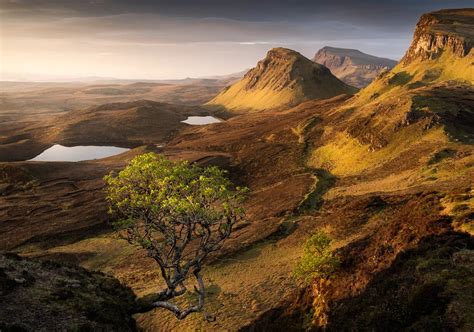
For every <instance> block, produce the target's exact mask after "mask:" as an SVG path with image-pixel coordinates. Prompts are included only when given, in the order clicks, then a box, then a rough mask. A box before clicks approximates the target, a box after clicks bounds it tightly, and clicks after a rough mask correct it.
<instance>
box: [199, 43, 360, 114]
mask: <svg viewBox="0 0 474 332" xmlns="http://www.w3.org/2000/svg"><path fill="white" fill-rule="evenodd" d="M355 91H356V89H355V88H353V87H351V86H349V85H347V84H345V83H344V82H342V81H340V80H339V79H337V78H336V77H335V76H334V75H332V74H331V72H330V71H329V70H328V69H327V68H326V67H324V66H321V65H319V64H316V63H314V62H312V61H311V60H309V59H307V58H305V57H304V56H302V55H301V54H300V53H298V52H296V51H293V50H290V49H286V48H274V49H272V50H270V51H269V52H268V53H267V56H266V57H265V59H263V60H261V61H259V62H258V64H257V66H256V67H255V68H253V69H251V70H250V71H249V72H247V74H245V76H244V77H243V78H242V79H241V80H240V81H238V82H237V83H235V84H234V85H232V86H230V87H227V88H226V89H224V90H223V91H222V92H221V93H220V94H219V95H217V96H216V97H215V98H214V99H212V100H211V101H210V102H208V105H215V106H222V107H224V108H226V109H228V110H234V111H243V110H263V109H270V108H278V107H281V106H291V105H295V104H298V103H300V102H302V101H305V100H309V99H323V98H330V97H333V96H336V95H340V94H350V93H354V92H355Z"/></svg>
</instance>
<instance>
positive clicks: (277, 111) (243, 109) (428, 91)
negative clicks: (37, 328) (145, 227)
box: [0, 9, 474, 331]
mask: <svg viewBox="0 0 474 332" xmlns="http://www.w3.org/2000/svg"><path fill="white" fill-rule="evenodd" d="M473 36H474V10H473V9H458V10H455V9H453V10H442V11H437V12H433V13H428V14H425V15H423V16H422V17H421V18H420V21H419V23H418V25H417V26H416V29H415V32H414V37H413V41H412V44H411V46H410V47H409V49H408V50H407V52H406V54H405V56H404V57H403V59H402V60H401V61H400V62H399V63H398V64H395V63H393V61H392V62H390V60H388V59H382V60H381V58H377V57H372V56H369V55H367V54H364V53H362V52H359V51H357V50H347V49H345V51H344V52H346V53H347V52H348V51H350V52H349V53H350V54H349V55H347V54H346V55H341V54H342V53H340V52H342V51H341V50H344V49H336V48H330V47H326V48H324V49H323V50H320V51H319V52H318V54H319V57H318V56H316V58H319V60H317V59H314V61H315V62H320V61H321V62H320V63H322V64H317V63H315V62H313V61H311V60H309V59H307V58H305V57H304V56H302V55H301V54H300V53H298V52H296V51H292V50H289V49H286V48H276V49H272V50H270V51H269V52H268V53H267V55H266V56H265V58H264V59H263V60H261V61H259V62H258V63H257V65H256V67H255V68H253V69H250V70H249V71H248V72H247V73H246V74H245V75H243V77H231V78H218V79H203V80H197V81H192V82H186V83H179V84H178V83H176V82H175V83H169V82H166V83H156V82H154V83H130V84H129V83H126V84H115V83H113V84H112V83H111V84H108V83H107V84H100V85H88V84H79V83H54V84H53V83H6V82H2V83H0V84H1V85H0V86H1V87H2V92H1V95H0V133H1V134H0V234H2V241H1V242H0V251H1V252H5V253H6V252H13V253H15V255H16V254H17V255H19V256H21V257H23V258H24V261H23V263H21V264H24V265H25V266H26V265H27V264H30V263H27V262H30V260H31V262H34V263H31V264H32V265H31V266H32V267H31V268H30V270H31V271H34V274H35V275H36V278H38V279H41V278H39V277H38V274H39V273H40V272H38V271H39V270H38V269H39V267H38V266H40V265H41V264H39V265H35V264H38V263H36V262H37V261H39V262H44V261H53V262H56V263H55V264H58V266H57V267H54V268H52V267H48V271H49V272H48V273H58V274H61V275H62V274H64V273H65V272H64V271H63V270H62V269H63V268H62V267H61V266H62V264H65V266H74V268H70V269H73V270H70V271H69V270H68V271H69V272H68V273H69V275H70V276H74V278H76V279H77V278H79V279H81V280H86V281H84V282H87V283H93V282H94V281H93V280H96V279H100V280H102V279H101V278H105V277H102V276H101V275H100V274H97V275H96V274H95V273H105V274H106V275H108V276H110V277H113V278H115V279H117V280H118V281H120V283H121V284H122V285H124V286H125V287H129V289H128V288H126V289H124V290H123V292H124V294H125V293H126V294H128V295H127V296H131V295H130V294H129V293H127V292H129V290H131V291H132V292H133V293H134V294H135V295H136V296H138V297H142V296H146V295H148V294H151V293H153V292H155V291H157V290H158V289H159V288H160V285H161V284H162V283H163V281H162V280H161V276H160V274H159V271H158V269H155V268H150V266H152V264H154V262H152V260H151V258H148V257H147V256H146V253H145V252H144V250H141V249H138V248H137V247H134V246H131V245H130V244H128V243H127V242H126V241H124V240H123V239H120V238H119V237H118V236H117V233H116V232H114V230H113V229H112V227H111V225H110V217H109V216H108V214H107V208H108V207H107V203H106V201H105V191H104V187H105V183H104V181H103V177H104V176H105V175H106V174H108V173H109V172H110V171H118V170H120V169H122V168H123V167H125V166H126V165H127V164H128V163H129V162H130V160H132V158H133V157H135V156H137V155H140V154H143V153H146V152H155V153H160V154H164V155H165V156H166V157H167V158H169V159H171V160H188V161H189V162H191V163H196V164H198V165H200V166H209V165H216V166H218V167H220V168H223V169H226V170H227V171H228V172H229V173H228V174H229V177H230V179H231V180H232V181H233V182H234V183H235V184H237V185H244V186H247V187H248V188H249V189H250V193H249V197H248V199H247V200H246V201H245V202H244V204H243V205H244V209H245V211H246V217H245V220H244V221H243V222H241V223H239V224H237V225H236V226H235V230H234V231H233V233H232V235H231V237H230V238H229V239H228V240H227V242H225V245H224V247H223V249H222V250H221V251H220V252H218V253H214V254H213V255H212V256H211V257H209V260H208V261H207V262H206V263H205V265H204V266H203V270H204V275H205V281H206V283H207V284H208V285H209V286H208V290H207V292H208V299H207V301H208V303H207V304H206V307H205V310H206V312H207V313H209V314H211V315H212V316H214V317H215V320H209V321H208V320H205V319H204V318H203V316H202V315H191V316H189V318H186V319H184V320H182V321H181V320H177V319H176V318H175V317H174V316H173V315H172V314H171V313H169V312H166V311H164V310H160V309H156V310H153V311H150V312H147V313H136V314H134V315H133V319H134V320H135V322H136V324H137V327H138V328H139V329H143V330H145V331H196V330H205V331H223V330H229V331H278V330H288V331H303V330H323V329H325V330H328V331H341V330H377V331H379V330H410V329H411V330H420V331H429V330H432V331H437V330H439V331H441V330H459V331H470V330H472V329H473V328H474V317H473V315H472V313H471V311H472V310H470V308H473V307H474V290H473V287H472V285H473V284H474V240H473V236H474V180H473V179H474V145H473V143H474V91H473V84H474V65H473V63H474V51H473V50H472V43H473V42H472V40H473V39H472V38H473ZM331 52H332V53H331ZM336 55H337V56H341V58H344V57H346V61H347V62H345V63H346V65H347V64H350V66H345V67H344V68H343V69H341V70H340V71H338V70H337V69H334V68H331V64H333V65H334V64H335V63H336V62H338V61H340V58H337V57H336ZM362 55H363V56H362ZM351 56H352V59H348V57H351ZM323 58H325V61H322V60H321V59H323ZM367 59H369V60H371V61H374V62H373V63H367V61H368V60H367ZM377 59H378V60H377ZM362 60H364V61H366V62H364V61H362ZM376 60H377V61H378V62H377V61H376ZM358 61H360V62H358ZM376 62H377V63H376ZM325 66H327V67H328V68H329V69H328V68H326V67H325ZM353 66H355V67H357V66H359V67H358V68H355V67H353ZM370 66H375V67H376V68H375V67H370ZM361 68H362V69H364V70H363V73H360V70H361ZM369 69H370V72H368V71H367V70H369ZM357 71H359V72H358V73H357V75H356V74H354V73H355V72H357ZM351 75H352V76H351ZM355 76H357V77H355ZM361 77H363V78H362V79H361ZM352 85H353V86H352ZM359 88H360V90H359ZM192 117H200V118H198V119H201V121H203V122H205V123H202V122H201V123H199V122H197V123H191V122H189V124H188V123H186V120H187V119H191V118H192ZM201 117H206V118H205V119H206V120H207V121H204V120H203V119H204V118H201ZM208 121H212V122H213V123H212V122H208ZM58 144H59V145H62V146H65V147H79V146H96V147H110V146H112V147H118V148H123V150H117V151H116V152H117V154H113V155H110V156H107V157H105V158H97V159H96V158H91V159H80V160H79V161H56V162H53V161H35V160H30V159H32V158H35V157H36V156H37V155H39V154H40V153H41V152H43V151H44V150H47V149H48V148H51V147H54V146H57V145H58ZM320 231H323V232H324V233H326V234H328V235H329V236H330V237H331V238H332V239H333V242H332V244H331V245H332V247H331V248H332V250H333V251H334V252H335V254H336V255H338V257H340V258H341V264H340V267H339V268H338V269H337V270H336V271H335V272H334V274H333V275H332V276H331V277H330V278H328V279H327V280H318V279H313V280H311V281H310V282H309V283H304V282H301V280H297V279H296V278H295V276H294V274H293V271H294V268H295V264H296V262H297V261H298V260H299V258H300V257H301V255H302V254H303V246H304V243H305V242H306V240H307V239H308V238H310V236H311V235H312V234H314V233H316V232H320ZM10 255H12V254H10ZM12 257H13V256H12ZM12 257H10V258H8V259H7V258H5V259H4V262H6V263H5V266H7V267H8V269H7V268H6V267H3V265H2V267H1V268H2V270H0V272H1V271H3V269H5V271H7V270H8V271H13V270H14V268H13V267H12V266H13V265H12V264H13V263H11V262H12V261H15V259H16V258H12ZM43 264H45V263H43ZM48 264H53V263H48ZM78 266H79V267H80V268H84V269H85V270H82V269H80V268H79V267H78ZM52 269H53V270H54V269H56V270H57V272H51V271H50V270H52ZM68 269H69V267H68ZM76 269H77V270H76ZM86 270H87V271H94V272H93V274H89V272H87V273H86V272H84V271H86ZM8 273H10V274H12V275H13V274H14V273H17V272H8ZM2 278H3V279H2ZM94 278H95V279H94ZM107 278H109V277H107ZM0 280H9V279H8V278H7V274H5V275H2V274H1V273H0ZM41 280H42V281H41V282H42V284H41V287H44V286H43V282H44V280H43V279H41ZM91 280H92V281H91ZM2 282H3V281H2ZM6 283H7V281H5V284H6ZM101 285H105V284H104V283H103V284H101ZM35 287H36V286H35ZM90 288H91V289H93V291H94V292H95V293H94V294H96V293H97V294H99V295H95V296H98V297H99V296H107V299H108V301H109V300H110V301H115V302H114V303H118V302H116V301H119V300H116V299H115V298H112V297H111V295H109V294H108V291H107V290H106V291H104V292H105V293H107V294H105V295H104V294H103V292H102V290H101V288H100V287H99V288H94V287H92V286H91V287H90ZM12 289H14V287H13V286H12ZM16 289H18V288H16ZM5 294H7V293H5ZM5 294H2V295H0V298H2V296H7V295H5ZM22 294H23V295H24V293H22ZM8 296H10V295H8ZM75 296H76V295H75ZM127 296H126V297H127ZM76 297H77V296H76ZM128 300H129V299H127V301H128ZM188 300H190V299H189V298H185V299H183V300H181V301H188ZM39 301H41V298H40V299H39ZM58 301H61V299H59V300H58ZM94 301H95V298H94ZM99 302H100V301H99ZM94 303H95V302H94ZM53 304H54V303H53ZM53 304H52V305H53ZM129 304H130V303H128V302H127V303H125V302H124V304H123V307H122V306H119V307H117V308H118V309H117V310H119V309H120V310H125V309H124V308H128V307H127V306H128V305H129ZM54 305H55V304H54ZM80 308H81V310H83V309H84V308H83V307H82V306H81V307H80ZM114 308H115V307H114ZM45 310H46V309H45ZM48 310H49V309H47V310H46V311H47V313H46V314H45V315H46V316H47V317H49V318H48V319H51V318H50V317H53V316H54V311H48ZM81 312H82V311H81ZM0 313H3V312H2V310H1V309H0ZM10 315H11V322H7V321H6V320H4V319H3V317H2V316H1V315H0V318H2V320H0V329H2V328H3V326H6V328H7V330H8V328H13V327H15V326H16V325H15V324H20V325H21V322H22V320H24V319H25V318H24V317H25V316H23V314H19V313H18V314H10ZM130 316H131V313H130ZM81 317H82V316H81ZM30 318H31V317H28V319H26V320H25V321H28V322H29V323H28V324H32V323H31V322H34V320H33V319H30ZM61 319H62V318H61ZM94 319H95V318H94V317H92V318H90V317H89V318H88V321H92V322H93V326H94V327H97V325H94V324H96V323H97V322H98V321H99V320H96V321H94ZM100 319H103V317H100ZM121 319H122V318H121ZM123 319H124V318H123ZM80 321H81V324H83V322H84V321H85V319H83V318H81V319H80ZM111 321H114V319H111ZM12 322H13V323H12ZM105 322H107V320H105ZM114 322H115V321H114ZM102 323H103V321H100V324H102ZM109 323H110V322H109ZM2 324H4V325H2ZM8 324H11V325H8ZM51 324H53V323H51ZM97 324H99V323H97ZM104 324H105V323H104ZM117 324H122V325H121V326H122V327H123V330H133V329H132V328H130V327H129V326H125V325H124V324H125V323H123V322H122V321H120V322H119V323H117ZM127 324H129V322H128V321H127ZM30 326H31V325H30ZM51 326H54V324H53V325H49V327H51ZM81 326H82V325H81ZM47 328H48V327H46V329H47ZM26 329H27V330H28V328H26Z"/></svg>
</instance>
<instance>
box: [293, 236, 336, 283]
mask: <svg viewBox="0 0 474 332" xmlns="http://www.w3.org/2000/svg"><path fill="white" fill-rule="evenodd" d="M331 242H332V240H331V239H330V238H329V237H328V236H327V235H326V234H325V233H323V232H318V233H316V234H314V235H312V236H311V237H310V238H309V240H308V241H307V242H306V243H305V245H304V253H303V256H302V257H301V259H300V261H299V262H298V263H297V264H296V267H295V271H294V274H295V276H296V277H300V278H303V279H304V280H306V281H309V280H311V279H313V278H317V277H320V278H328V277H330V276H331V274H332V273H334V272H335V271H336V270H337V269H338V268H339V266H340V260H339V258H338V257H336V256H335V255H334V254H333V253H332V251H331Z"/></svg>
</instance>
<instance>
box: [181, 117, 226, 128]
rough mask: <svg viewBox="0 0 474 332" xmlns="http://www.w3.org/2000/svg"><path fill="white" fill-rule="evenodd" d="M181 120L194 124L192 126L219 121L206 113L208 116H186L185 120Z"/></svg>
mask: <svg viewBox="0 0 474 332" xmlns="http://www.w3.org/2000/svg"><path fill="white" fill-rule="evenodd" d="M181 122H184V123H187V124H189V125H194V126H202V125H207V124H211V123H218V122H221V120H219V119H218V118H215V117H213V116H209V115H208V116H188V118H187V119H186V120H184V121H181Z"/></svg>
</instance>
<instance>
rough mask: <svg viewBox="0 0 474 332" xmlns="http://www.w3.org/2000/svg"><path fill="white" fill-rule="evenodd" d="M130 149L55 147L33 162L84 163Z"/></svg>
mask: <svg viewBox="0 0 474 332" xmlns="http://www.w3.org/2000/svg"><path fill="white" fill-rule="evenodd" d="M128 150H130V149H126V148H117V147H115V146H94V145H90V146H72V147H67V146H62V145H59V144H56V145H53V146H52V147H50V148H49V149H46V150H44V151H43V152H42V153H41V154H39V155H37V156H36V157H34V158H33V159H30V160H31V161H83V160H93V159H101V158H105V157H110V156H114V155H116V154H119V153H122V152H125V151H128Z"/></svg>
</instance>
